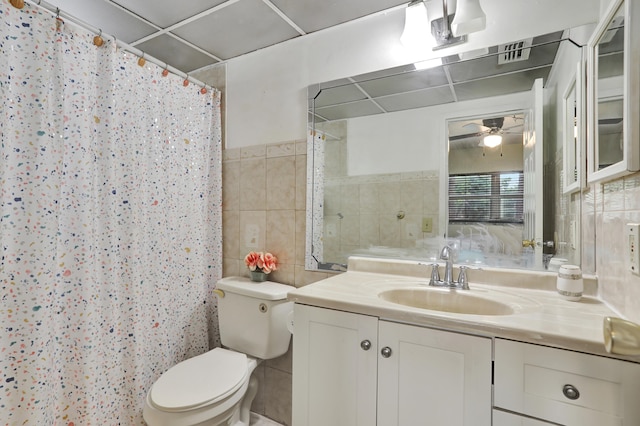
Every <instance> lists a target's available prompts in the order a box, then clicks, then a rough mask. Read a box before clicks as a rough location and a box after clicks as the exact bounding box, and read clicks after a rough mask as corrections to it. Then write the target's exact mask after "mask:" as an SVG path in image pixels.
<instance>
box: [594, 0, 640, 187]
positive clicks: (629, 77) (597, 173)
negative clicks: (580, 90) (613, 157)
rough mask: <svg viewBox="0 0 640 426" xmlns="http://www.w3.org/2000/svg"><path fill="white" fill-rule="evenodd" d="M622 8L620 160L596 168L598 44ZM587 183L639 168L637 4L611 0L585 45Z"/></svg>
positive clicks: (639, 12)
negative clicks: (621, 123)
mask: <svg viewBox="0 0 640 426" xmlns="http://www.w3.org/2000/svg"><path fill="white" fill-rule="evenodd" d="M621 6H622V7H623V8H624V16H625V23H624V47H623V49H624V62H623V92H622V93H623V146H622V156H623V158H622V160H621V161H619V162H618V163H615V164H612V165H610V166H607V167H605V168H603V169H601V170H598V165H597V164H596V163H597V152H598V129H597V126H598V43H599V41H600V39H601V38H602V36H603V35H604V33H605V31H606V30H607V28H608V26H609V24H610V23H611V21H612V20H613V17H614V16H615V14H616V12H617V11H618V9H619V8H620V7H621ZM587 46H588V47H587V52H588V56H587V66H588V68H587V75H588V79H587V92H588V96H587V121H588V130H587V182H589V183H594V182H603V181H607V180H612V179H616V178H619V177H622V176H625V175H627V174H629V173H633V172H636V171H638V170H640V125H639V123H640V104H638V103H637V100H638V99H639V98H640V53H638V49H640V4H638V1H636V0H613V1H612V2H611V3H610V4H609V7H608V9H607V11H606V13H605V15H604V17H603V19H602V20H601V21H600V22H599V23H598V26H597V27H596V29H595V31H594V33H593V35H592V37H591V38H590V39H589V43H588V45H587Z"/></svg>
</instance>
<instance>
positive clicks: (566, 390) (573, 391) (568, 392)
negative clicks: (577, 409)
mask: <svg viewBox="0 0 640 426" xmlns="http://www.w3.org/2000/svg"><path fill="white" fill-rule="evenodd" d="M562 393H563V394H564V396H566V397H567V398H569V399H573V400H576V399H578V398H580V392H579V391H578V388H576V387H575V386H573V385H564V386H563V387H562Z"/></svg>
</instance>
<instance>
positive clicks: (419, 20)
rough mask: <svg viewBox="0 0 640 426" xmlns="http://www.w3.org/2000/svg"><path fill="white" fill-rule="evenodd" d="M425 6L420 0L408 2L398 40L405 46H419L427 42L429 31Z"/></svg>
mask: <svg viewBox="0 0 640 426" xmlns="http://www.w3.org/2000/svg"><path fill="white" fill-rule="evenodd" d="M430 28H431V26H430V24H429V19H428V18H427V8H426V6H425V4H424V2H423V1H422V0H417V1H412V2H411V3H409V5H408V6H407V8H406V9H405V13H404V30H403V31H402V35H401V36H400V42H401V43H402V45H403V46H405V47H409V48H411V47H415V46H420V45H422V44H424V43H426V42H428V39H429V37H430V36H431V33H430Z"/></svg>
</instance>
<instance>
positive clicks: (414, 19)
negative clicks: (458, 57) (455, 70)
mask: <svg viewBox="0 0 640 426" xmlns="http://www.w3.org/2000/svg"><path fill="white" fill-rule="evenodd" d="M431 1H433V2H434V3H435V2H437V1H438V0H431ZM457 9H458V10H457V11H456V13H455V14H452V15H449V12H448V7H447V0H442V17H440V18H436V19H432V20H431V22H430V23H429V17H428V16H427V7H426V4H425V2H424V1H422V0H413V1H412V2H411V3H409V5H408V6H407V8H406V9H405V21H404V30H403V31H402V36H401V37H400V41H401V42H402V44H403V45H404V46H405V47H415V46H424V44H425V43H426V41H427V40H428V38H427V37H428V36H429V31H430V32H431V35H432V36H433V38H434V39H435V46H434V47H433V50H438V49H443V48H445V47H450V46H453V45H456V44H460V43H464V42H466V41H467V34H469V33H472V32H476V31H480V30H483V29H484V28H485V25H486V16H485V14H484V12H483V10H482V8H481V7H480V3H479V0H457ZM429 13H431V12H429Z"/></svg>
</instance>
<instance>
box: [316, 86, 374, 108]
mask: <svg viewBox="0 0 640 426" xmlns="http://www.w3.org/2000/svg"><path fill="white" fill-rule="evenodd" d="M366 98H367V97H366V96H365V94H364V93H362V90H360V89H358V88H357V87H356V85H355V84H348V85H345V86H338V87H332V88H330V89H322V91H321V92H320V94H319V95H318V96H317V97H316V101H315V106H316V108H319V107H324V106H327V105H335V104H342V103H347V102H353V101H361V100H364V99H366Z"/></svg>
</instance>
